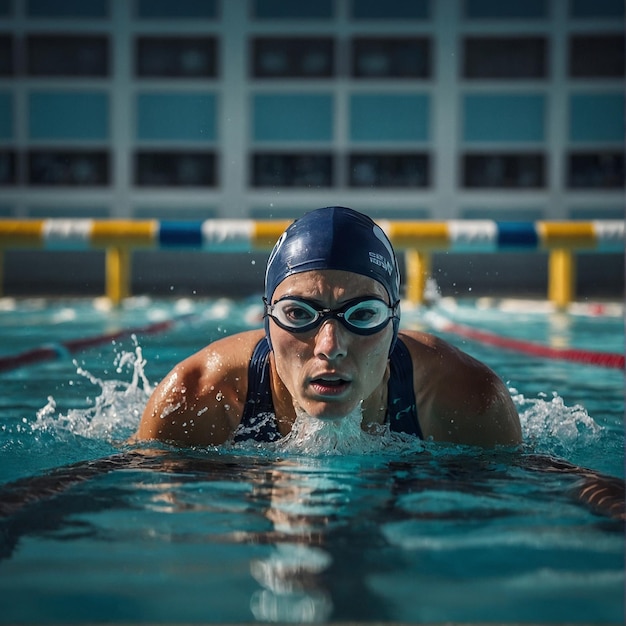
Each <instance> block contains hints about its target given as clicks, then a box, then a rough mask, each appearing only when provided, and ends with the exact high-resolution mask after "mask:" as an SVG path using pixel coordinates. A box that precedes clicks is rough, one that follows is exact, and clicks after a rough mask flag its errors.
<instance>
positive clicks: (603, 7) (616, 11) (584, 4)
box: [570, 0, 624, 20]
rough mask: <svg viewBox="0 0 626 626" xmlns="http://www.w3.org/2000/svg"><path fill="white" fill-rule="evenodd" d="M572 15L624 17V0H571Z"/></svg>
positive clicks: (582, 16) (583, 16)
mask: <svg viewBox="0 0 626 626" xmlns="http://www.w3.org/2000/svg"><path fill="white" fill-rule="evenodd" d="M570 14H571V15H572V17H581V18H588V17H600V18H606V17H609V18H610V17H617V18H619V19H622V20H623V19H624V0H593V2H590V1H589V0H571V4H570Z"/></svg>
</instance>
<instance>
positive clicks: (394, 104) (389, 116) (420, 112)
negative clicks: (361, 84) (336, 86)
mask: <svg viewBox="0 0 626 626" xmlns="http://www.w3.org/2000/svg"><path fill="white" fill-rule="evenodd" d="M429 119H430V97H429V96H428V95H425V94H413V93H384V92H382V93H381V92H376V93H374V92H371V93H369V92H368V93H356V94H353V95H352V96H351V97H350V139H351V140H352V141H359V142H361V141H362V142H387V141H395V142H402V143H410V142H413V141H427V140H428V137H429V129H430V125H429Z"/></svg>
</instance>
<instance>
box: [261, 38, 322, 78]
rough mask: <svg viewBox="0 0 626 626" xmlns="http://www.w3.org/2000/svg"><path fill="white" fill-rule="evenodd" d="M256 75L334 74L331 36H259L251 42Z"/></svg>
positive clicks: (287, 76)
mask: <svg viewBox="0 0 626 626" xmlns="http://www.w3.org/2000/svg"><path fill="white" fill-rule="evenodd" d="M251 66H252V74H253V76H255V77H256V78H296V77H297V78H326V77H329V76H332V75H333V74H334V41H333V39H332V38H331V37H298V38H295V37H257V38H256V39H254V40H253V41H252V63H251Z"/></svg>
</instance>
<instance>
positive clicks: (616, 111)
mask: <svg viewBox="0 0 626 626" xmlns="http://www.w3.org/2000/svg"><path fill="white" fill-rule="evenodd" d="M569 126H570V127H569V139H570V141H573V142H597V143H600V142H612V143H618V144H621V143H623V141H624V133H625V132H626V129H625V128H624V95H623V93H617V92H615V93H603V92H595V91H594V92H589V93H575V94H572V95H571V96H570V99H569Z"/></svg>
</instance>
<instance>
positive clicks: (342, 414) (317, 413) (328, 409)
mask: <svg viewBox="0 0 626 626" xmlns="http://www.w3.org/2000/svg"><path fill="white" fill-rule="evenodd" d="M294 408H295V410H296V417H298V418H306V419H314V420H319V421H320V422H328V423H332V422H341V421H343V420H345V419H347V418H349V417H354V416H355V415H357V414H358V415H361V402H359V403H358V404H357V405H356V406H355V407H353V408H352V409H348V410H345V409H344V410H343V411H337V409H336V407H332V406H324V407H320V408H317V407H316V408H317V410H315V408H311V409H305V408H303V407H301V406H298V405H294Z"/></svg>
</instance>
